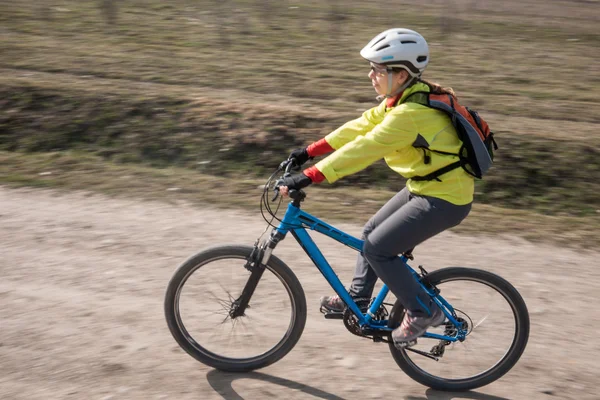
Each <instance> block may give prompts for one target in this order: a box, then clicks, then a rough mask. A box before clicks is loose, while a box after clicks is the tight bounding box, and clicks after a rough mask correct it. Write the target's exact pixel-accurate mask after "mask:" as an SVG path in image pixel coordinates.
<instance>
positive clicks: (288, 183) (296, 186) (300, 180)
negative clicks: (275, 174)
mask: <svg viewBox="0 0 600 400" xmlns="http://www.w3.org/2000/svg"><path fill="white" fill-rule="evenodd" d="M311 183H312V180H311V179H310V178H309V177H308V176H306V175H304V174H303V173H299V174H294V175H289V176H284V177H283V178H280V179H279V180H278V181H277V182H275V189H276V190H279V193H281V195H282V196H288V194H289V191H290V190H300V189H302V188H305V187H307V186H308V185H310V184H311Z"/></svg>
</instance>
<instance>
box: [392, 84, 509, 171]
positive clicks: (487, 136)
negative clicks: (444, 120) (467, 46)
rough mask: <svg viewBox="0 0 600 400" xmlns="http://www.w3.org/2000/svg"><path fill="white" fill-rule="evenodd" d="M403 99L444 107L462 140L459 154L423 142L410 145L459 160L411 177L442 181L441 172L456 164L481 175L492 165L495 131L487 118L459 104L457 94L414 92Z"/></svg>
mask: <svg viewBox="0 0 600 400" xmlns="http://www.w3.org/2000/svg"><path fill="white" fill-rule="evenodd" d="M403 103H417V104H421V105H424V106H426V107H430V108H434V109H436V110H441V111H444V112H445V113H446V114H448V116H449V117H450V120H451V121H452V125H453V126H454V128H455V129H456V133H457V134H458V138H459V139H460V140H461V141H462V146H461V148H460V150H459V151H458V154H454V153H447V152H444V151H438V150H432V149H430V148H429V147H428V146H426V145H425V146H423V145H413V146H415V147H419V148H424V149H427V150H428V151H432V152H434V153H438V154H445V155H452V156H458V158H459V160H458V161H456V162H454V163H452V164H450V165H448V166H446V167H443V168H440V169H438V170H436V171H433V172H432V173H430V174H427V175H425V176H416V177H413V178H411V179H412V180H414V181H431V180H434V179H435V180H438V181H441V179H440V178H439V176H440V175H443V174H445V173H446V172H449V171H452V170H454V169H456V168H459V167H462V168H463V169H464V170H465V171H466V172H467V173H468V174H469V175H473V176H474V177H476V178H479V179H481V178H482V177H483V175H484V174H485V173H486V172H487V170H488V169H489V168H490V167H491V166H492V163H493V160H494V150H498V145H497V144H496V141H495V140H494V133H493V132H492V131H490V127H489V126H488V124H487V122H485V121H484V120H483V119H482V118H481V117H480V116H479V114H478V113H477V111H474V110H471V109H469V108H468V107H464V106H461V105H460V104H458V100H457V99H456V97H454V96H452V95H451V94H446V93H433V92H415V93H413V94H411V95H410V96H408V98H407V99H406V100H405V101H404V102H403ZM429 161H430V160H429V158H428V157H427V156H426V157H425V163H426V164H428V163H429Z"/></svg>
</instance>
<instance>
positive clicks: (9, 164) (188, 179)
mask: <svg viewBox="0 0 600 400" xmlns="http://www.w3.org/2000/svg"><path fill="white" fill-rule="evenodd" d="M266 179H267V175H265V176H262V177H260V178H252V179H250V178H245V179H236V181H235V184H234V185H232V184H231V183H232V181H231V180H230V179H228V178H224V177H216V176H214V175H210V174H205V173H200V172H196V171H191V170H189V169H185V168H177V167H169V168H163V169H156V168H150V167H146V166H140V165H124V164H117V163H112V162H107V161H106V160H104V159H102V158H100V157H95V156H91V155H89V153H78V152H73V151H67V152H52V153H43V154H23V153H18V152H4V151H0V185H4V186H7V187H22V186H33V187H39V188H51V189H55V190H69V191H72V190H85V191H91V192H97V193H102V194H104V195H107V196H114V197H129V198H136V199H143V200H144V199H145V200H157V201H165V202H169V203H173V204H178V203H180V202H182V201H184V202H186V203H190V204H195V205H197V206H199V207H206V206H208V207H219V208H224V209H228V208H235V209H240V208H241V209H245V210H247V211H248V212H254V213H259V206H258V205H259V199H260V195H261V192H262V190H261V187H262V185H263V184H264V182H265V181H266ZM225 187H227V192H226V193H225V192H224V190H223V188H225ZM393 194H394V192H393V191H389V190H384V189H374V188H365V189H356V188H355V187H340V188H336V189H331V188H328V187H326V186H322V187H313V188H309V189H308V198H307V200H306V202H305V203H304V205H303V208H304V209H306V210H307V211H308V212H311V213H314V214H315V215H316V216H319V217H321V218H323V219H325V220H326V221H329V222H332V223H336V222H341V221H344V222H353V223H358V224H364V223H365V222H366V220H367V219H368V216H369V215H372V214H373V213H375V212H376V211H377V210H378V209H379V207H381V206H382V205H383V204H384V203H385V202H386V201H387V200H388V199H389V198H390V197H391V196H393ZM350 210H351V211H352V212H349V211H350ZM280 216H281V215H280ZM452 230H453V231H454V232H459V233H465V234H472V235H478V236H479V235H486V236H496V235H506V236H515V237H520V238H524V239H527V240H532V241H543V242H550V243H556V244H560V245H564V246H567V247H577V248H590V249H591V248H597V247H598V246H599V245H600V235H599V234H598V233H599V232H600V213H596V214H593V215H589V216H586V217H576V216H568V215H558V216H544V215H540V214H538V213H535V212H532V211H527V210H515V209H508V208H501V207H494V206H491V205H484V204H479V203H477V204H475V205H474V207H473V210H472V211H471V214H470V215H469V217H468V218H467V219H466V220H465V221H464V222H463V223H462V224H461V225H459V226H458V227H456V228H453V229H452Z"/></svg>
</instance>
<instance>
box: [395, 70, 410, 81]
mask: <svg viewBox="0 0 600 400" xmlns="http://www.w3.org/2000/svg"><path fill="white" fill-rule="evenodd" d="M397 75H398V83H400V84H403V83H404V82H406V80H407V79H408V71H406V70H405V69H401V70H400V71H398V73H397Z"/></svg>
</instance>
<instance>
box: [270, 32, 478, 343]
mask: <svg viewBox="0 0 600 400" xmlns="http://www.w3.org/2000/svg"><path fill="white" fill-rule="evenodd" d="M360 54H361V56H362V57H363V58H365V59H367V60H368V61H369V62H370V64H371V71H370V72H369V75H368V76H369V78H370V79H371V82H372V84H373V87H374V88H375V91H376V92H377V94H378V95H379V96H378V99H380V98H381V99H383V101H382V102H381V104H379V105H378V106H376V107H373V108H372V109H370V110H368V111H366V112H364V113H363V115H362V116H361V117H360V118H358V119H355V120H352V121H349V122H347V123H346V124H344V125H343V126H341V127H340V128H338V129H336V130H335V131H333V132H332V133H330V134H329V135H327V136H325V138H323V139H321V140H319V141H317V142H315V143H312V144H311V145H309V146H308V147H306V148H303V149H298V150H295V151H294V152H292V154H291V155H290V157H291V158H294V159H295V160H296V163H297V164H298V165H302V164H304V163H305V162H307V161H308V160H309V159H311V158H313V157H317V156H320V155H324V154H327V153H330V152H333V151H334V153H333V154H331V155H330V156H328V157H326V158H325V159H323V160H322V161H320V162H318V163H317V164H316V165H314V166H312V167H310V168H308V169H305V170H304V171H303V172H302V173H299V174H296V175H292V176H289V177H287V178H284V179H283V180H281V181H279V182H278V186H279V188H280V191H281V193H282V194H284V195H287V193H288V190H289V189H297V190H299V189H302V188H304V187H306V186H308V185H310V184H311V183H318V182H322V181H323V180H325V179H326V180H327V181H328V182H329V183H333V182H335V181H337V180H338V179H340V178H342V177H344V176H347V175H351V174H353V173H356V172H358V171H360V170H362V169H364V168H366V167H367V166H369V165H371V164H373V163H374V162H376V161H378V160H380V159H381V158H383V159H385V161H386V163H387V164H388V166H389V167H390V168H391V169H392V170H393V171H395V172H397V173H398V174H400V175H401V176H403V177H404V178H406V179H407V183H406V187H405V188H404V189H402V190H401V191H400V192H399V193H397V194H396V195H395V196H394V197H392V198H391V199H390V200H389V201H388V202H387V203H386V204H385V205H384V206H383V207H382V208H381V209H380V210H379V211H378V212H377V213H376V214H375V215H374V216H373V217H371V219H370V220H369V221H368V222H367V224H366V225H365V227H364V230H363V235H362V239H363V240H364V247H363V251H362V253H360V254H359V256H358V260H357V264H356V270H355V274H354V279H353V281H352V284H351V286H350V289H349V293H350V294H351V295H352V297H353V298H355V299H358V298H370V297H371V295H372V292H373V289H374V286H375V283H376V281H377V278H378V277H379V278H381V280H382V281H383V282H384V283H385V284H386V285H387V286H388V287H389V289H390V290H391V291H392V293H394V295H395V296H396V297H397V298H398V299H399V300H400V301H401V303H402V304H403V305H404V307H405V309H406V310H407V312H406V313H405V316H404V320H403V321H402V324H401V325H400V326H399V327H398V328H396V329H395V330H394V331H393V332H392V339H393V340H394V343H395V344H396V346H398V347H403V346H406V345H409V344H410V343H411V342H414V340H416V338H417V337H419V336H421V335H422V334H423V333H425V331H426V330H427V328H429V327H430V326H436V325H439V324H441V323H443V322H444V319H445V317H444V314H443V313H442V311H441V310H440V309H439V307H438V306H437V305H436V304H435V303H434V302H433V301H431V298H430V297H429V296H428V295H427V293H426V292H425V291H424V290H423V289H422V287H421V286H420V285H419V283H418V282H417V281H416V280H415V279H414V277H413V276H412V274H411V272H410V271H409V269H408V268H406V267H405V266H404V265H403V263H402V261H401V260H400V258H399V257H398V255H399V254H402V253H405V252H407V251H410V250H411V249H413V248H414V247H415V246H416V245H417V244H419V243H421V242H423V241H425V240H426V239H428V238H430V237H432V236H434V235H436V234H438V233H440V232H442V231H444V230H446V229H448V228H451V227H453V226H456V225H458V224H459V223H460V222H461V221H462V220H463V219H464V218H465V217H466V216H467V215H468V214H469V211H470V210H471V203H472V201H473V192H474V179H473V177H472V176H471V175H469V174H467V173H466V172H465V171H464V170H463V169H462V168H455V169H451V170H447V171H444V170H443V169H444V167H447V166H449V165H450V164H452V163H454V162H455V161H456V160H457V159H458V157H457V156H453V155H451V154H457V153H458V152H459V149H460V147H461V144H462V143H461V141H460V140H459V139H458V136H457V134H456V130H455V129H454V127H453V125H452V122H451V121H450V118H449V117H448V116H447V115H446V114H445V113H444V112H442V111H438V110H434V109H432V108H429V107H426V106H423V105H421V104H418V103H416V102H407V101H406V100H407V99H408V97H409V96H410V95H411V94H413V93H416V92H435V93H449V94H452V95H453V94H454V93H453V91H452V89H446V88H442V87H440V86H439V85H437V84H433V83H430V82H427V81H424V80H423V79H421V74H422V73H423V71H424V70H425V67H426V66H427V64H428V63H429V49H428V46H427V42H426V41H425V39H424V38H423V37H422V36H421V35H420V34H419V33H417V32H415V31H412V30H409V29H390V30H387V31H385V32H382V33H381V34H379V35H377V36H376V37H375V38H373V40H371V41H370V42H369V43H368V44H367V45H366V46H365V47H364V48H363V49H362V50H361V52H360ZM438 152H443V153H450V154H440V153H438ZM436 171H438V174H435V172H436ZM432 173H433V174H432ZM432 175H437V177H435V178H433V179H431V177H432ZM321 306H322V307H323V308H325V309H326V310H328V311H331V312H342V311H343V310H344V308H345V304H344V302H343V301H342V300H341V299H340V298H339V297H338V296H326V297H322V298H321Z"/></svg>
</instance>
